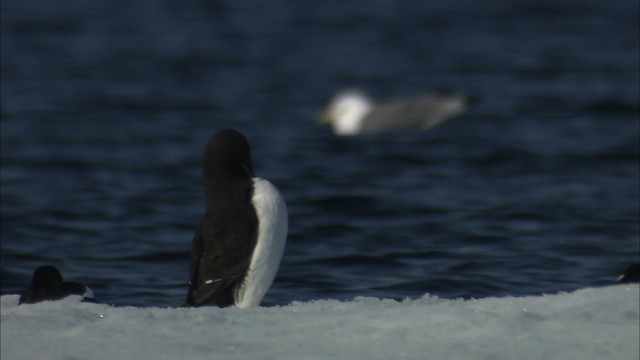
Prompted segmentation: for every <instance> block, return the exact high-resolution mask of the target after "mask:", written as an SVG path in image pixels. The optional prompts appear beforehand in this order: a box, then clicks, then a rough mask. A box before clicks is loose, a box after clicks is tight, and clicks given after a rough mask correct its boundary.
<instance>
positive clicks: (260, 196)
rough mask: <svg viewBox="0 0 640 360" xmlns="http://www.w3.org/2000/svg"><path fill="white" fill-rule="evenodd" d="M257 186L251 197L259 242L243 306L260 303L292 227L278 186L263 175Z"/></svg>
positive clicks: (246, 280)
mask: <svg viewBox="0 0 640 360" xmlns="http://www.w3.org/2000/svg"><path fill="white" fill-rule="evenodd" d="M253 186H254V190H253V198H252V199H251V200H252V202H253V206H254V207H255V209H256V213H257V215H258V224H259V225H258V241H257V244H256V248H255V250H254V251H253V255H252V256H251V263H250V264H249V270H248V271H247V275H246V276H245V278H244V281H243V282H242V285H241V286H240V289H239V290H238V296H237V297H236V302H235V305H236V306H237V307H239V308H246V307H250V306H258V305H260V301H261V300H262V298H263V297H264V294H266V293H267V290H269V287H270V286H271V283H273V279H274V278H275V277H276V273H277V272H278V267H279V266H280V260H281V259H282V253H283V252H284V246H285V243H286V240H287V230H288V228H289V220H288V215H287V206H286V204H285V202H284V199H283V198H282V195H280V192H278V189H276V188H275V186H273V185H272V184H271V183H270V182H269V181H267V180H264V179H261V178H253Z"/></svg>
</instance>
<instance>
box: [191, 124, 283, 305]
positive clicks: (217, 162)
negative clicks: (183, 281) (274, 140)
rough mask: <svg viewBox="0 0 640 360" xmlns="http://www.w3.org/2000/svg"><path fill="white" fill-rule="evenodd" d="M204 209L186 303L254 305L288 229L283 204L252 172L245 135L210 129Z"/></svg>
mask: <svg viewBox="0 0 640 360" xmlns="http://www.w3.org/2000/svg"><path fill="white" fill-rule="evenodd" d="M203 178H204V191H205V195H206V200H207V212H206V214H205V215H204V218H203V219H202V223H201V224H200V225H199V226H198V229H197V230H196V234H195V237H194V238H193V243H192V247H191V274H190V284H189V293H188V294H187V301H186V304H185V305H186V306H204V305H212V306H219V307H226V306H236V307H239V308H246V307H251V306H258V305H259V304H260V301H261V300H262V298H263V297H264V295H265V293H266V292H267V290H268V289H269V287H270V286H271V284H272V282H273V279H274V278H275V276H276V273H277V271H278V267H279V265H280V260H281V258H282V253H283V251H284V247H285V242H286V238H287V230H288V218H287V207H286V204H285V201H284V199H283V198H282V195H280V193H279V192H278V190H277V189H276V188H275V186H273V185H272V184H271V183H270V182H269V181H267V180H264V179H261V178H258V177H254V175H253V167H252V164H251V149H250V147H249V142H248V141H247V139H246V138H245V137H244V136H243V135H242V134H241V133H239V132H237V131H235V130H230V129H226V130H222V131H220V132H218V133H217V134H215V135H214V136H213V137H211V139H210V140H209V142H208V143H207V146H206V148H205V150H204V162H203Z"/></svg>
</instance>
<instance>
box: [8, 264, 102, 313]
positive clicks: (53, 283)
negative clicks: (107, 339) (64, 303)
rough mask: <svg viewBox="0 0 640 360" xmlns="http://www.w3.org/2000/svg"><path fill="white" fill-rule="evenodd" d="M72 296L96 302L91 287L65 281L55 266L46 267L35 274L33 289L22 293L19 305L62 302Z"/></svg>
mask: <svg viewBox="0 0 640 360" xmlns="http://www.w3.org/2000/svg"><path fill="white" fill-rule="evenodd" d="M70 295H80V296H82V297H83V301H89V302H95V299H94V298H93V291H92V290H91V289H90V288H89V287H87V286H85V285H82V284H80V283H77V282H66V281H63V280H62V274H60V271H59V270H58V269H57V268H56V267H55V266H51V265H45V266H40V267H39V268H37V269H36V271H35V272H34V273H33V279H32V281H31V287H30V288H29V289H27V290H25V291H24V292H23V293H22V295H21V296H20V300H19V302H18V304H35V303H38V302H41V301H51V300H60V299H63V298H65V297H67V296H70Z"/></svg>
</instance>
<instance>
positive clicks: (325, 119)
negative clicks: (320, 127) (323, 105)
mask: <svg viewBox="0 0 640 360" xmlns="http://www.w3.org/2000/svg"><path fill="white" fill-rule="evenodd" d="M318 122H319V123H321V124H331V123H333V116H331V114H329V111H325V112H323V113H322V115H320V117H319V118H318Z"/></svg>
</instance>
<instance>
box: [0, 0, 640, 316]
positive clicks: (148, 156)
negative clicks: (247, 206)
mask: <svg viewBox="0 0 640 360" xmlns="http://www.w3.org/2000/svg"><path fill="white" fill-rule="evenodd" d="M1 36H2V52H1V56H2V71H1V86H2V89H1V90H2V98H1V100H2V102H1V105H2V106H1V110H2V132H1V181H2V186H1V192H2V198H1V213H2V217H1V240H2V242H1V244H2V263H1V269H2V293H7V292H15V291H18V290H20V289H22V288H24V287H26V286H27V285H28V284H29V281H30V278H31V274H32V272H33V270H34V269H35V268H36V267H37V266H40V265H43V264H52V265H55V266H58V267H59V268H60V269H61V271H62V273H63V275H64V276H65V278H67V279H73V280H77V281H81V282H84V283H86V284H88V285H90V286H91V287H92V288H93V289H94V291H95V292H96V295H97V296H98V297H99V298H100V299H102V300H103V301H105V302H108V303H113V304H118V305H124V304H133V305H145V306H148V305H158V306H172V305H178V304H180V303H182V302H183V301H184V297H185V294H186V288H187V280H188V279H187V278H188V267H189V255H188V253H189V248H190V243H191V238H192V236H193V233H194V229H195V227H196V225H197V224H198V223H199V221H200V218H201V216H202V215H203V212H204V200H203V195H202V188H201V182H200V171H201V170H200V162H201V152H202V149H203V146H204V144H205V142H206V141H207V139H208V138H209V136H211V135H212V134H213V133H215V132H216V131H218V130H219V129H221V128H224V127H233V128H236V129H238V130H240V131H242V132H243V133H245V135H246V136H247V137H248V138H249V141H250V142H251V144H252V147H253V153H254V162H255V164H254V167H255V169H256V173H257V174H258V175H259V176H261V177H264V178H267V179H270V180H271V181H272V182H273V183H274V184H276V186H278V188H279V189H280V190H281V192H282V193H283V195H284V197H285V199H286V201H287V203H288V206H289V212H290V235H289V241H288V245H287V248H286V251H285V255H284V258H283V261H282V265H281V268H280V272H279V273H278V277H277V278H276V281H275V282H274V284H273V286H272V288H271V290H270V292H269V293H268V294H267V296H266V298H265V303H266V304H286V303H289V302H291V301H293V300H309V299H318V298H334V299H350V298H353V297H354V296H358V295H366V296H377V297H392V298H402V297H418V296H421V295H422V294H424V293H426V292H428V293H431V294H434V295H438V296H442V297H446V298H453V297H460V296H462V297H484V296H504V295H526V294H539V293H542V292H556V291H562V290H572V289H577V288H582V287H587V286H599V285H604V284H609V283H612V282H613V281H615V278H616V276H617V275H618V274H619V273H620V272H621V270H622V269H623V268H624V267H625V266H626V265H627V264H629V263H632V262H637V261H638V258H639V256H640V255H639V251H640V250H639V249H640V244H639V242H640V228H639V216H640V210H639V207H640V206H639V196H640V194H639V192H640V190H639V188H640V175H639V169H638V167H639V163H640V161H639V160H640V150H639V147H640V144H639V141H640V140H639V136H640V135H639V100H638V99H639V96H640V91H639V81H640V80H639V78H640V71H639V59H638V57H639V55H638V54H639V35H638V2H637V1H636V0H617V1H607V2H604V1H584V0H581V1H569V0H518V1H512V0H503V1H500V0H494V1H472V0H468V1H465V0H443V1H422V2H420V1H395V0H389V1H384V0H380V1H366V2H365V1H348V0H347V1H344V0H341V1H323V2H316V3H311V2H301V1H284V0H282V1H257V0H254V1H216V2H214V1H196V0H175V1H171V0H167V1H160V0H147V1H137V2H113V1H109V0H99V1H82V0H78V1H54V2H52V1H44V0H32V1H3V2H2V24H1ZM345 87H360V88H363V89H364V90H366V91H368V92H370V93H372V94H374V95H376V96H382V97H402V96H411V95H415V94H419V93H421V92H424V91H428V90H433V89H452V90H456V91H460V92H466V93H471V94H477V95H480V96H481V97H482V99H483V100H482V102H480V103H478V104H476V105H475V106H473V107H472V108H471V110H470V111H469V112H468V113H467V114H465V115H464V116H462V117H460V118H457V119H454V120H452V121H450V122H448V123H446V124H444V125H442V126H440V127H438V128H437V129H435V130H433V131H430V132H425V133H399V134H387V135H380V136H371V137H362V138H338V137H335V136H334V135H333V134H332V133H331V131H330V130H329V129H328V128H326V127H323V126H321V125H320V124H318V123H317V122H316V119H317V117H318V114H319V113H320V112H321V110H322V109H323V107H324V106H325V104H326V103H327V101H328V100H329V99H330V97H331V96H332V94H333V93H335V92H336V91H338V90H340V89H342V88H345Z"/></svg>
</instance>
